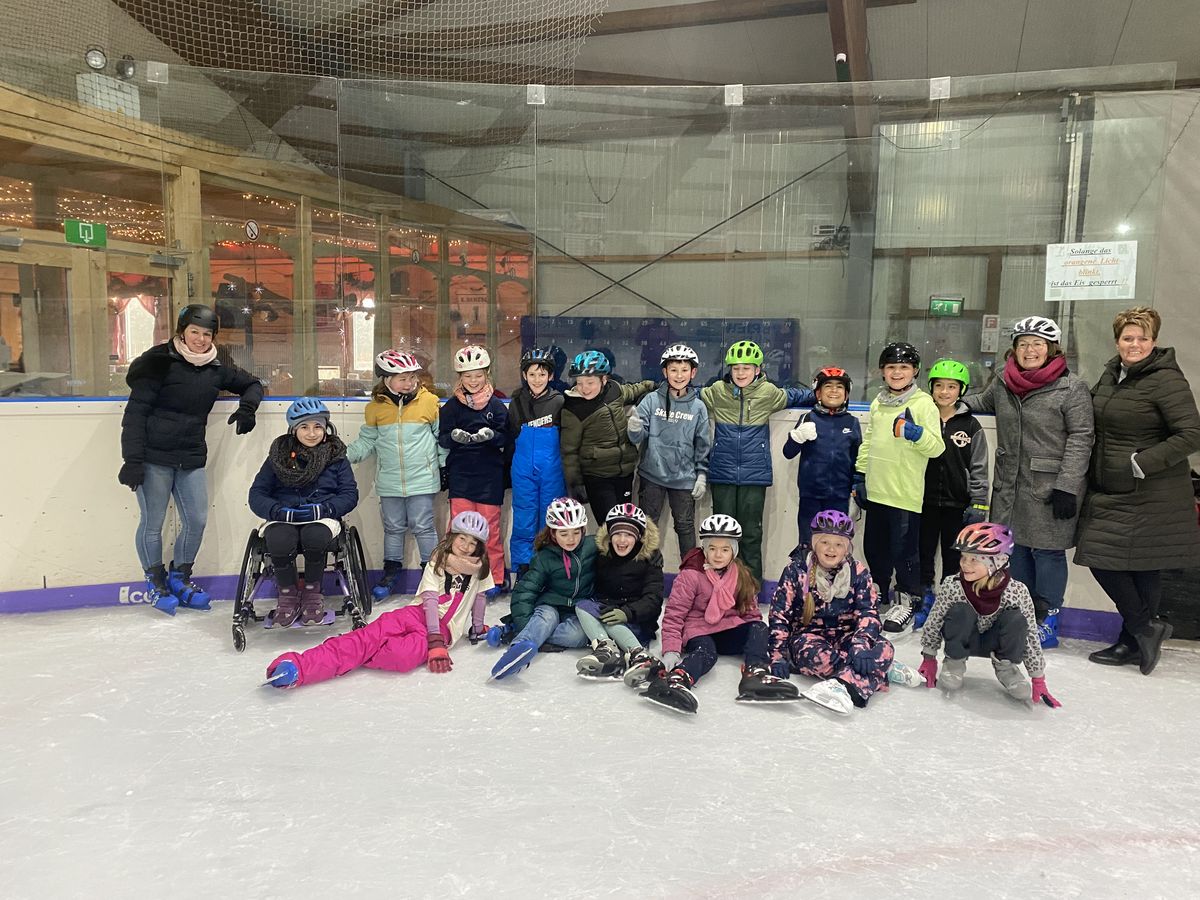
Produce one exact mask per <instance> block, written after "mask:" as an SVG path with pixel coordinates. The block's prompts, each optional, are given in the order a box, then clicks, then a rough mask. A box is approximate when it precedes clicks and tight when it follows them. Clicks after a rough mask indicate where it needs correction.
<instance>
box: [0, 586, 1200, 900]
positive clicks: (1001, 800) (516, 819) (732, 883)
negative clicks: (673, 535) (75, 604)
mask: <svg viewBox="0 0 1200 900" xmlns="http://www.w3.org/2000/svg"><path fill="white" fill-rule="evenodd" d="M387 608H391V607H390V606H389V607H385V609H387ZM502 611H503V605H500V606H497V607H493V608H489V611H488V620H489V622H491V621H494V620H495V619H497V618H498V617H499V615H500V614H501V612H502ZM229 617H230V607H229V605H228V604H224V603H222V604H217V605H216V607H215V609H214V611H213V612H211V613H196V612H190V611H187V610H181V611H180V613H179V615H178V616H177V617H176V618H175V619H169V618H167V617H165V616H162V615H160V614H158V613H155V612H152V611H150V610H130V609H112V610H87V611H81V612H71V613H46V614H40V615H24V616H9V617H6V618H5V619H4V622H3V626H4V631H5V638H6V640H5V649H4V651H3V656H2V657H0V678H2V684H3V688H4V690H3V697H2V699H0V848H2V849H0V896H3V897H5V898H8V900H15V898H39V900H40V898H57V897H88V898H118V897H138V898H147V897H153V898H191V897H197V898H200V897H204V898H224V897H230V898H268V897H279V898H310V897H312V898H317V897H320V898H329V897H342V896H377V897H385V896H386V897H458V896H469V897H489V898H490V897H541V898H569V897H608V896H612V897H618V896H620V897H669V898H693V897H706V898H707V897H711V898H740V897H746V898H758V897H800V898H814V897H871V898H895V897H923V898H925V897H928V898H934V897H967V896H971V897H985V896H986V897H1022V898H1032V897H1046V898H1064V897H1088V898H1096V897H1136V898H1146V897H1181V898H1182V897H1196V896H1200V783H1198V780H1197V778H1196V769H1197V762H1196V750H1197V737H1196V734H1197V726H1198V724H1200V716H1198V714H1197V700H1196V698H1197V690H1196V688H1197V685H1198V684H1200V656H1197V655H1192V654H1190V653H1185V652H1169V653H1166V654H1164V659H1163V662H1162V664H1161V665H1160V667H1159V669H1158V671H1157V672H1156V673H1155V674H1154V676H1153V677H1151V678H1144V677H1142V676H1140V675H1139V674H1138V673H1137V671H1136V669H1117V670H1114V669H1107V668H1103V667H1100V666H1096V665H1093V664H1091V663H1089V662H1087V660H1086V658H1085V657H1086V653H1087V652H1088V651H1089V650H1091V649H1094V647H1095V645H1090V644H1082V643H1076V642H1067V643H1065V644H1064V646H1063V647H1062V648H1060V649H1058V650H1055V651H1051V652H1050V653H1049V654H1048V672H1047V675H1048V679H1047V680H1048V683H1049V687H1050V690H1051V691H1052V692H1053V693H1054V694H1055V695H1056V696H1057V697H1058V698H1059V699H1060V700H1061V701H1062V702H1063V708H1062V709H1061V710H1057V711H1053V710H1050V709H1047V708H1044V707H1043V708H1038V709H1032V708H1030V707H1028V706H1021V705H1019V704H1017V703H1016V702H1014V701H1012V700H1010V699H1008V698H1007V697H1006V696H1004V695H1002V694H1001V693H1000V690H999V687H998V685H997V683H996V681H995V679H994V677H993V675H992V671H991V666H990V665H989V664H988V663H987V661H986V660H982V659H981V660H973V661H972V662H971V665H970V667H969V668H968V672H967V684H966V686H965V687H964V689H963V690H962V691H961V693H960V695H958V696H956V697H954V698H949V699H948V698H947V697H945V696H943V695H942V693H941V691H927V690H925V689H924V688H921V689H906V688H893V689H892V692H891V693H890V694H885V695H880V696H878V697H876V698H875V699H874V700H873V701H872V703H871V705H870V707H869V708H868V709H867V710H865V711H858V712H856V714H855V715H854V716H853V717H851V718H849V719H840V718H836V717H834V716H832V715H830V714H827V713H825V712H824V711H823V710H821V709H819V708H817V707H816V706H813V705H811V704H808V703H800V704H780V705H776V706H771V707H765V708H764V707H763V706H761V705H758V706H751V705H747V704H738V703H735V702H734V700H733V698H734V695H735V688H736V683H737V677H738V672H737V665H736V663H735V661H733V660H731V659H726V660H722V661H721V663H719V665H718V667H717V669H716V670H715V671H714V672H713V673H712V674H711V675H710V676H708V677H707V678H705V679H704V680H703V681H701V682H700V684H699V685H698V686H697V688H696V694H697V697H698V698H699V701H700V714H699V715H698V716H696V717H694V718H687V717H683V716H680V715H677V714H673V713H671V712H669V711H666V710H662V709H660V708H657V707H654V706H653V705H651V704H649V703H647V702H645V701H644V700H641V699H639V698H638V697H637V696H636V695H635V694H634V693H633V692H632V691H630V690H629V689H627V688H625V687H624V686H623V685H622V684H620V683H616V684H610V683H594V682H586V681H582V680H580V679H578V678H576V677H575V675H574V668H575V666H574V658H575V655H576V654H575V653H566V654H545V655H542V656H540V657H539V658H537V659H536V660H535V661H534V664H533V665H532V667H531V668H529V669H527V670H526V671H525V672H524V673H522V674H521V675H520V676H518V677H516V678H515V679H512V680H510V681H507V682H503V683H492V684H486V683H485V678H486V676H487V672H488V670H489V668H490V666H491V664H492V662H493V661H494V660H495V659H496V657H497V653H498V651H495V650H491V649H489V648H487V647H486V646H482V647H471V646H470V645H468V644H463V645H462V646H459V647H457V648H455V650H454V652H453V657H454V660H455V668H454V671H453V672H452V673H451V674H449V675H444V676H435V675H432V674H430V673H428V672H426V671H424V670H422V671H419V672H415V673H412V674H409V675H394V674H388V673H380V672H372V671H365V670H363V671H358V672H354V673H351V674H350V675H348V676H346V677H345V678H342V679H338V680H334V681H331V682H328V683H325V684H322V685H316V686H312V687H307V688H300V689H296V690H290V691H277V690H274V689H271V688H262V687H259V683H260V682H261V681H262V679H263V675H264V667H265V665H266V663H267V662H268V661H269V660H271V659H272V658H273V657H274V656H275V655H276V654H277V653H278V652H280V651H281V650H283V649H285V648H288V647H295V648H299V647H303V646H308V645H311V644H314V643H317V642H318V641H319V640H321V639H323V638H324V637H326V636H328V634H329V633H330V632H329V631H328V630H321V631H313V630H305V631H300V630H296V629H292V630H288V631H287V632H281V631H270V632H263V631H258V630H256V631H253V632H252V633H250V634H249V647H248V648H247V650H246V652H245V653H244V654H241V655H239V654H237V653H235V652H234V651H233V649H232V647H231V643H230V639H229ZM341 624H342V623H341V621H340V620H339V624H338V626H335V627H341ZM897 657H898V658H900V659H903V660H905V661H908V662H910V663H914V664H915V663H916V662H917V661H918V658H919V651H918V648H917V643H916V640H915V639H914V638H913V636H911V635H908V636H906V637H905V638H903V639H901V640H900V641H899V642H898V652H897ZM803 680H804V681H805V682H807V679H803Z"/></svg>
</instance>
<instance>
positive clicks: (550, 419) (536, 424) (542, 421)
mask: <svg viewBox="0 0 1200 900" xmlns="http://www.w3.org/2000/svg"><path fill="white" fill-rule="evenodd" d="M525 424H526V425H528V426H529V427H530V428H544V427H545V426H547V425H553V424H554V416H553V415H549V416H541V417H540V418H537V419H530V420H529V421H528V422H526V423H525Z"/></svg>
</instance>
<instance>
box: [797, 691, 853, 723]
mask: <svg viewBox="0 0 1200 900" xmlns="http://www.w3.org/2000/svg"><path fill="white" fill-rule="evenodd" d="M800 699H801V700H807V701H808V702H809V703H811V704H812V705H813V706H815V707H817V708H818V709H823V710H825V711H826V712H831V713H833V714H834V715H835V716H842V717H843V718H846V717H848V716H849V715H850V713H849V712H847V711H846V710H844V709H840V708H838V707H836V706H830V705H829V704H827V703H822V702H821V701H820V700H814V699H813V698H812V697H809V696H808V695H807V694H801V695H800Z"/></svg>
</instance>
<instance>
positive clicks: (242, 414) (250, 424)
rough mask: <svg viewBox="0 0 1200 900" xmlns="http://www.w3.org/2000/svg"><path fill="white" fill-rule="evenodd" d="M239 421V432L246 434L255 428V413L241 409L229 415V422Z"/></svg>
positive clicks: (230, 423)
mask: <svg viewBox="0 0 1200 900" xmlns="http://www.w3.org/2000/svg"><path fill="white" fill-rule="evenodd" d="M235 422H236V423H237V433H238V434H246V433H247V432H249V431H253V430H254V413H253V412H251V411H250V410H247V409H239V410H237V411H236V412H235V413H234V414H233V415H231V416H230V417H229V421H228V423H227V424H229V425H232V424H234V423H235Z"/></svg>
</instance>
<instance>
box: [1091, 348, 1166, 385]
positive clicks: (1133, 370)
mask: <svg viewBox="0 0 1200 900" xmlns="http://www.w3.org/2000/svg"><path fill="white" fill-rule="evenodd" d="M1104 368H1105V369H1107V370H1108V371H1109V372H1111V373H1112V376H1113V378H1114V379H1115V378H1117V377H1118V376H1119V375H1120V374H1121V357H1120V356H1114V357H1113V358H1112V359H1110V360H1109V361H1108V362H1107V363H1105V365H1104ZM1170 369H1174V370H1175V371H1176V372H1181V371H1182V370H1181V369H1180V368H1179V363H1178V362H1176V361H1175V348H1174V347H1155V348H1154V350H1153V351H1151V353H1150V355H1149V356H1147V357H1146V358H1145V359H1143V360H1142V361H1141V362H1135V363H1134V364H1133V365H1132V366H1130V367H1129V368H1128V369H1126V371H1127V372H1128V374H1130V375H1148V374H1150V373H1151V372H1160V371H1163V370H1170Z"/></svg>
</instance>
